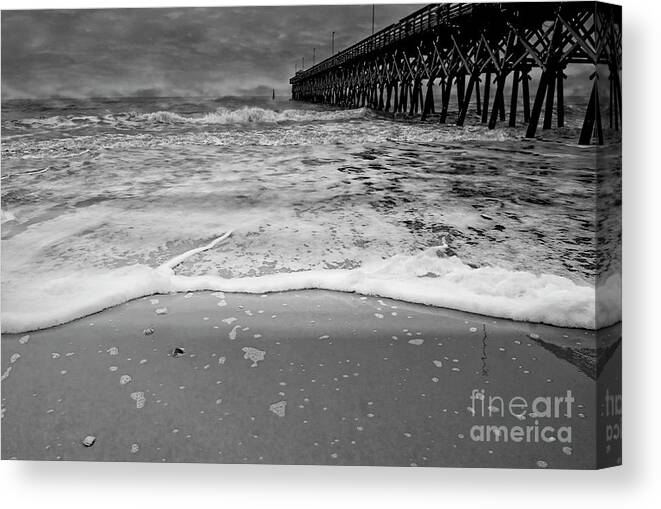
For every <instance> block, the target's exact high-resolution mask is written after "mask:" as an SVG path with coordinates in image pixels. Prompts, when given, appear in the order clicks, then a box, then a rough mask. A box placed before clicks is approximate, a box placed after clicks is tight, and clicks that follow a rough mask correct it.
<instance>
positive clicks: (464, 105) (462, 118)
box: [457, 74, 479, 126]
mask: <svg viewBox="0 0 661 509" xmlns="http://www.w3.org/2000/svg"><path fill="white" fill-rule="evenodd" d="M478 79H479V77H478V75H477V74H471V76H470V78H469V79H468V88H467V89H466V95H465V96H464V98H463V99H464V101H463V103H462V104H461V108H459V116H458V117H457V125H458V126H463V125H464V121H465V120H466V114H467V113H468V108H470V102H471V96H472V95H473V87H474V86H475V83H477V80H478ZM478 101H479V99H478Z"/></svg>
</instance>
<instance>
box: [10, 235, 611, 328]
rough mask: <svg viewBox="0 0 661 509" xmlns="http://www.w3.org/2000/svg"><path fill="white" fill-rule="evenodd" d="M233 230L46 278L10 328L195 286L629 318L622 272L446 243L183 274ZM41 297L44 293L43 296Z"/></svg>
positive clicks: (525, 314)
mask: <svg viewBox="0 0 661 509" xmlns="http://www.w3.org/2000/svg"><path fill="white" fill-rule="evenodd" d="M230 235H231V232H227V233H225V234H224V235H222V236H220V237H218V238H216V239H215V240H213V241H212V242H210V243H209V244H207V245H205V246H202V247H199V248H195V249H191V250H189V251H187V252H186V253H183V254H181V255H179V256H176V257H174V258H172V259H171V260H169V261H168V262H166V263H164V264H162V265H160V266H159V267H157V268H151V267H147V266H144V265H132V266H128V267H123V268H120V269H113V270H110V271H107V272H105V273H100V274H93V275H89V276H88V277H85V278H82V277H81V276H80V275H71V276H66V277H63V278H59V279H53V280H51V281H48V282H44V283H43V286H42V287H41V288H40V291H39V292H38V295H35V294H36V293H37V292H33V293H32V294H31V295H32V296H31V297H30V299H31V301H30V302H23V303H18V304H19V305H18V306H13V307H16V308H17V309H21V310H23V309H29V311H13V310H11V309H9V310H7V309H6V306H5V307H4V308H3V312H2V332H5V333H19V332H28V331H32V330H37V329H45V328H48V327H52V326H55V325H60V324H63V323H67V322H70V321H72V320H75V319H78V318H81V317H84V316H87V315H90V314H93V313H97V312H99V311H102V310H104V309H106V308H110V307H113V306H117V305H119V304H123V303H125V302H128V301H130V300H134V299H138V298H141V297H145V296H149V295H153V294H168V293H177V292H191V291H222V292H227V293H253V294H263V293H270V292H284V291H293V290H306V289H318V290H330V291H340V292H352V293H358V294H362V295H369V296H379V297H385V298H392V299H397V300H401V301H406V302H411V303H417V304H424V305H430V306H436V307H443V308H449V309H455V310H459V311H466V312H470V313H477V314H481V315H486V316H492V317H499V318H506V319H510V320H516V321H525V322H534V323H545V324H548V325H555V326H560V327H572V328H582V329H595V328H597V327H604V326H607V325H612V324H614V323H617V322H618V321H619V320H620V319H621V306H620V305H619V303H620V300H619V297H618V296H619V294H620V292H621V278H620V276H619V274H614V275H611V276H610V277H609V278H607V279H606V281H605V282H604V284H602V285H601V286H600V287H599V289H598V291H599V297H600V299H599V305H598V306H597V305H596V296H597V294H596V292H595V288H594V287H592V286H589V285H579V284H577V283H575V282H573V281H571V280H570V279H568V278H565V277H562V276H556V275H550V274H542V275H535V274H533V273H530V272H524V271H511V270H506V269H502V268H498V267H480V268H473V267H470V266H468V265H466V264H464V263H463V262H462V261H461V260H460V259H459V258H457V257H456V256H444V255H443V253H442V251H443V246H440V247H435V248H428V249H425V250H424V251H420V252H419V253H417V254H415V255H396V256H393V257H391V258H388V259H385V260H378V261H374V262H370V263H366V264H365V265H363V266H362V267H360V268H357V269H352V270H345V269H332V270H313V271H300V272H291V273H278V274H271V275H264V276H258V277H240V278H231V279H227V278H221V277H218V276H214V275H202V276H181V275H176V274H175V273H174V268H175V267H176V266H177V265H179V264H181V263H182V262H183V261H184V260H185V259H187V258H188V257H190V256H193V255H194V254H197V253H199V252H202V251H205V250H207V249H211V248H213V247H215V246H216V245H218V244H219V243H220V242H222V241H224V240H226V239H227V238H229V236H230ZM40 296H41V298H40Z"/></svg>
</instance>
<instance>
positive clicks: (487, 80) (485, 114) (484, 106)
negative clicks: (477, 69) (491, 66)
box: [482, 71, 491, 124]
mask: <svg viewBox="0 0 661 509" xmlns="http://www.w3.org/2000/svg"><path fill="white" fill-rule="evenodd" d="M490 88H491V71H487V75H486V78H485V79H484V102H483V103H482V123H483V124H485V123H486V121H487V118H488V116H489V90H490Z"/></svg>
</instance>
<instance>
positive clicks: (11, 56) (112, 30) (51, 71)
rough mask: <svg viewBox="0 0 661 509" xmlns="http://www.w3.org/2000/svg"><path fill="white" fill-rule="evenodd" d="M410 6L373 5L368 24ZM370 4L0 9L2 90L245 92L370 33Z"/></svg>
mask: <svg viewBox="0 0 661 509" xmlns="http://www.w3.org/2000/svg"><path fill="white" fill-rule="evenodd" d="M419 7H420V6H418V5H412V4H408V5H378V6H377V7H376V18H375V21H376V29H377V30H378V29H380V28H382V27H385V26H387V25H389V24H390V23H393V22H395V21H397V20H398V19H400V18H401V17H403V16H405V15H407V14H409V13H410V12H413V11H414V10H416V9H417V8H419ZM371 16H372V7H371V5H349V6H347V5H344V6H292V7H234V8H179V9H98V10H60V11H58V10H42V11H3V13H2V97H3V99H10V98H16V97H52V96H66V97H81V96H116V95H144V94H148V95H161V96H177V95H188V96H196V95H198V96H199V95H212V96H218V95H243V94H248V95H253V94H254V93H260V94H262V93H264V92H265V91H267V92H268V91H270V90H271V89H276V91H277V93H278V94H279V95H282V94H286V93H288V91H289V78H290V77H291V76H292V75H293V73H294V67H295V65H300V63H301V57H303V56H304V57H305V62H306V67H307V66H309V65H310V64H311V63H312V49H313V48H316V50H317V52H316V54H317V62H319V61H321V60H322V59H324V58H326V57H328V56H330V50H331V48H330V46H331V44H330V38H331V35H330V34H331V32H332V31H335V48H336V50H339V49H342V48H344V47H347V46H349V45H351V44H353V43H354V42H357V41H358V40H360V39H362V38H364V37H366V36H367V35H369V34H370V32H371V19H372V18H371Z"/></svg>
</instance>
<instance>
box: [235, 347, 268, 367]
mask: <svg viewBox="0 0 661 509" xmlns="http://www.w3.org/2000/svg"><path fill="white" fill-rule="evenodd" d="M241 350H243V352H244V353H243V358H244V359H248V360H251V361H252V364H251V365H250V367H251V368H256V367H257V363H258V362H259V361H263V360H264V356H265V355H266V352H265V351H264V350H258V349H257V348H253V347H251V346H245V347H243V348H242V349H241Z"/></svg>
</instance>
